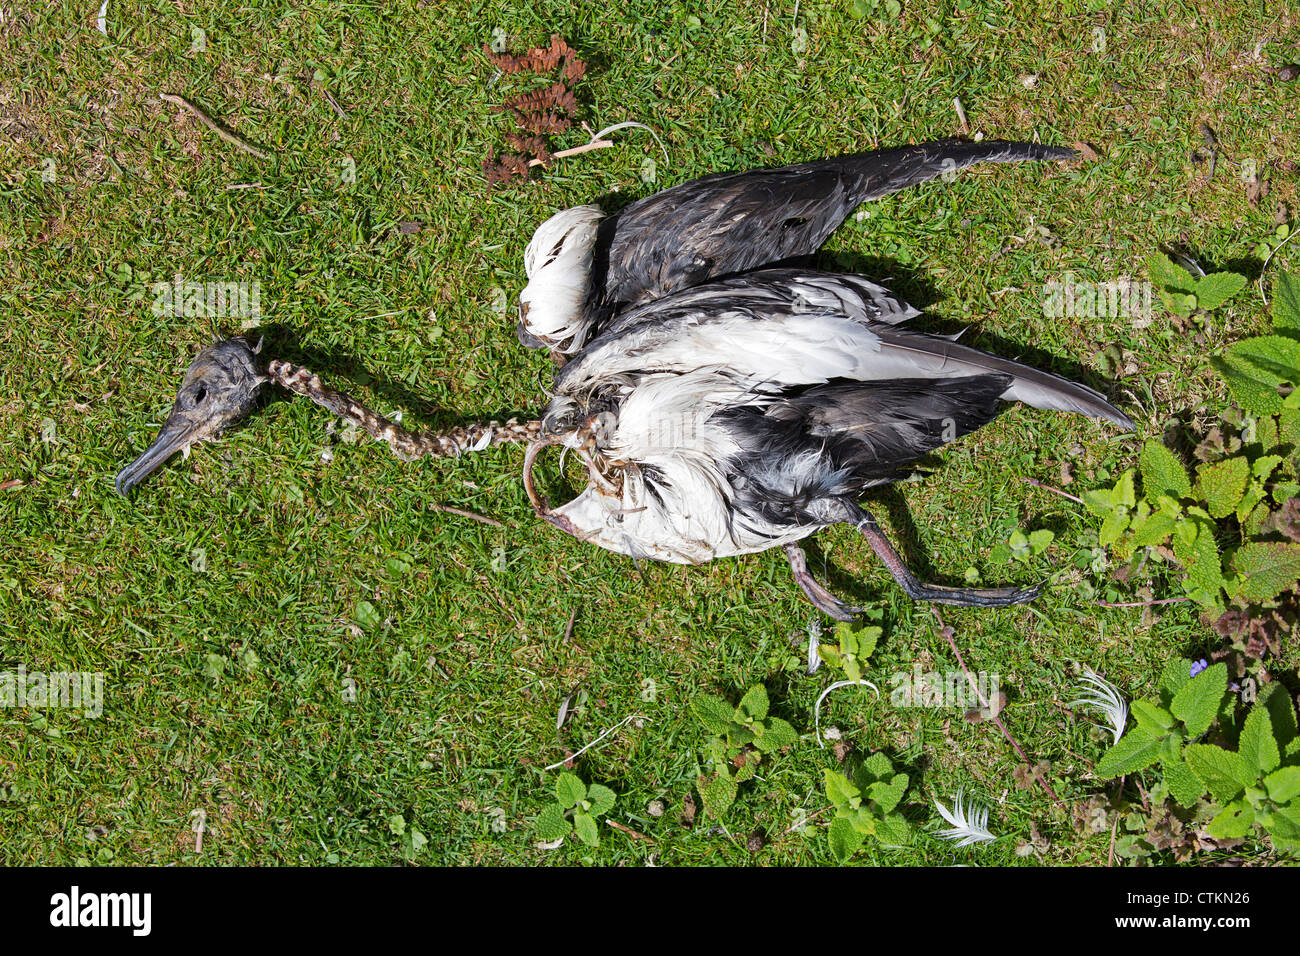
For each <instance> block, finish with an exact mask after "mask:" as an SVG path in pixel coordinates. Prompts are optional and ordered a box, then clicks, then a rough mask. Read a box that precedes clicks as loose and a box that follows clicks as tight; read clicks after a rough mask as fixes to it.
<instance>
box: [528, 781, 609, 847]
mask: <svg viewBox="0 0 1300 956" xmlns="http://www.w3.org/2000/svg"><path fill="white" fill-rule="evenodd" d="M617 799H618V795H617V794H615V793H614V791H613V790H611V789H609V787H606V786H604V785H602V784H599V783H593V784H592V785H591V786H587V785H586V784H584V783H583V782H582V780H581V778H579V777H578V775H577V774H573V773H562V774H560V776H559V777H558V778H557V779H556V781H555V801H556V802H555V803H551V804H547V806H546V808H545V809H543V810H542V812H541V813H539V814H538V815H537V823H536V831H537V836H538V837H539V838H540V839H541V840H543V841H544V842H546V843H553V842H554V841H556V840H562V839H564V838H565V837H567V836H568V835H569V834H570V833H573V834H575V835H576V836H577V838H578V839H579V840H581V841H582V842H583V843H585V844H587V846H598V845H599V844H600V828H599V826H598V825H597V821H598V818H599V817H602V816H604V815H606V814H607V813H609V811H610V810H612V809H614V802H615V801H616V800H617Z"/></svg>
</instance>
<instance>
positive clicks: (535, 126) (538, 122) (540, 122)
mask: <svg viewBox="0 0 1300 956" xmlns="http://www.w3.org/2000/svg"><path fill="white" fill-rule="evenodd" d="M510 115H511V116H513V117H514V118H515V125H517V126H518V127H519V128H520V129H522V130H525V131H526V132H529V133H537V134H540V135H542V136H550V135H552V134H554V133H563V132H564V131H565V130H566V129H568V128H569V127H571V126H572V125H573V121H572V120H570V119H569V118H568V117H567V116H564V115H563V114H560V113H551V112H546V113H525V112H522V111H521V110H511V111H510Z"/></svg>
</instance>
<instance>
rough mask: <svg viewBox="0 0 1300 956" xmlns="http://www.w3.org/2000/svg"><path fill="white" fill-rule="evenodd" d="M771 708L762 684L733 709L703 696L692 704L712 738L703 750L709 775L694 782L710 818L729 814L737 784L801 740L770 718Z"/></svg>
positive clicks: (774, 718) (725, 703) (782, 721)
mask: <svg viewBox="0 0 1300 956" xmlns="http://www.w3.org/2000/svg"><path fill="white" fill-rule="evenodd" d="M769 706H770V702H769V701H768V697H767V690H766V689H765V688H764V687H763V685H762V684H755V685H754V686H753V687H751V688H749V690H747V691H746V692H745V696H744V697H742V698H741V700H740V704H739V705H738V706H736V707H732V706H731V705H730V704H729V703H727V702H726V701H725V700H723V699H722V698H721V697H715V696H713V695H712V694H702V695H700V696H699V697H697V698H695V700H694V701H692V702H691V710H692V711H693V712H694V713H695V716H696V717H698V718H699V719H700V722H701V723H703V724H704V726H705V727H706V728H707V729H708V730H709V731H710V732H711V733H712V734H713V736H712V737H710V738H709V741H708V743H707V744H706V745H705V756H706V763H707V766H708V772H706V773H704V774H701V775H700V778H699V781H698V787H699V791H700V797H701V798H702V799H703V800H704V810H705V812H706V813H708V815H709V816H711V817H713V818H715V819H718V818H720V817H721V816H722V815H723V814H725V813H726V812H727V810H728V809H729V808H730V807H731V805H732V804H733V803H735V801H736V794H737V792H738V789H739V786H740V784H742V783H744V782H745V781H746V780H748V779H749V778H750V777H752V776H754V772H755V770H756V769H757V768H758V765H759V764H760V763H761V762H762V760H763V757H764V756H767V755H770V754H774V753H776V752H777V751H779V750H783V749H785V748H786V747H789V746H791V745H793V744H794V743H795V741H797V740H798V739H799V735H798V734H797V733H796V732H795V729H794V728H793V727H792V726H790V724H789V723H788V722H786V721H784V720H782V719H781V718H779V717H769V716H768V708H769Z"/></svg>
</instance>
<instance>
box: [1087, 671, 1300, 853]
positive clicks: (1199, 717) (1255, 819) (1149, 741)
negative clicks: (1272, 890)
mask: <svg viewBox="0 0 1300 956" xmlns="http://www.w3.org/2000/svg"><path fill="white" fill-rule="evenodd" d="M1195 670H1196V665H1193V663H1192V662H1191V661H1188V660H1183V659H1179V660H1175V661H1171V662H1170V664H1169V666H1168V667H1167V668H1166V669H1165V672H1164V674H1163V675H1162V677H1161V679H1160V683H1159V697H1158V699H1156V700H1136V701H1134V702H1133V704H1132V707H1131V715H1132V720H1133V726H1132V727H1131V728H1130V729H1129V731H1128V732H1127V733H1126V734H1125V735H1124V736H1123V737H1122V738H1121V739H1120V740H1119V742H1118V743H1116V744H1115V745H1114V746H1113V747H1111V748H1110V749H1109V750H1108V751H1107V752H1106V753H1105V754H1104V755H1103V756H1102V758H1101V760H1100V761H1098V763H1097V774H1098V776H1101V777H1105V778H1111V777H1118V776H1121V775H1123V774H1131V773H1136V772H1138V771H1141V770H1145V769H1147V768H1149V767H1152V766H1156V765H1158V766H1159V768H1160V770H1161V777H1162V781H1163V783H1164V785H1165V786H1166V787H1167V788H1168V791H1169V794H1170V796H1172V797H1173V799H1174V800H1175V801H1176V802H1177V803H1178V804H1179V805H1180V806H1183V807H1192V806H1194V805H1196V804H1197V803H1198V802H1199V801H1201V800H1202V799H1203V798H1205V797H1206V795H1207V794H1208V795H1209V797H1210V800H1211V801H1212V803H1213V807H1212V809H1213V816H1212V819H1210V821H1209V825H1208V832H1209V834H1210V835H1211V836H1212V837H1215V838H1218V839H1234V838H1239V837H1243V836H1246V835H1247V834H1248V833H1250V832H1251V830H1252V828H1253V827H1255V826H1259V827H1261V828H1263V829H1264V830H1266V831H1267V832H1268V834H1269V836H1270V837H1271V838H1272V841H1273V846H1274V847H1275V848H1276V849H1278V850H1280V851H1286V852H1291V853H1296V852H1300V737H1298V736H1297V726H1296V712H1295V708H1294V706H1293V705H1292V703H1291V698H1290V697H1289V696H1288V694H1287V692H1286V689H1285V688H1284V687H1283V686H1282V685H1280V684H1278V683H1270V684H1268V685H1266V686H1265V688H1264V689H1263V691H1262V692H1261V693H1260V694H1259V697H1258V698H1257V699H1256V700H1255V702H1254V704H1253V705H1252V706H1251V707H1250V709H1249V711H1248V712H1247V713H1246V715H1245V719H1244V721H1242V722H1241V723H1240V725H1237V724H1236V723H1235V720H1234V718H1235V710H1236V708H1235V706H1234V697H1233V695H1232V694H1231V693H1230V692H1229V689H1228V672H1227V668H1226V667H1225V665H1223V664H1221V663H1220V664H1215V665H1213V666H1210V667H1205V668H1204V669H1203V670H1200V671H1199V672H1198V673H1195V676H1193V672H1194V671H1195ZM1216 725H1217V730H1218V733H1217V735H1216V741H1217V742H1209V741H1202V738H1203V737H1205V735H1206V734H1207V732H1208V731H1210V729H1211V728H1212V727H1215V726H1216ZM1234 743H1235V749H1233V747H1232V746H1230V745H1231V744H1234Z"/></svg>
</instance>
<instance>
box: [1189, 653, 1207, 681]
mask: <svg viewBox="0 0 1300 956" xmlns="http://www.w3.org/2000/svg"><path fill="white" fill-rule="evenodd" d="M1209 666H1210V662H1209V661H1207V660H1206V659H1205V658H1204V657H1202V658H1201V659H1200V660H1199V661H1197V662H1196V663H1195V664H1193V665H1192V670H1191V674H1192V676H1193V677H1195V676H1196V675H1197V674H1199V673H1200V672H1201V671H1203V670H1205V669H1206V668H1207V667H1209Z"/></svg>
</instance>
